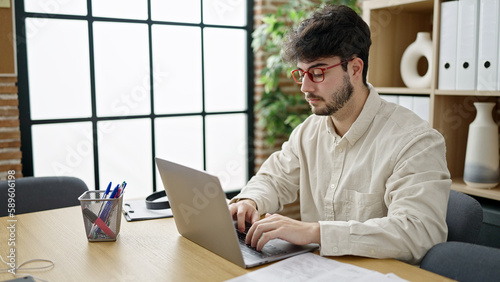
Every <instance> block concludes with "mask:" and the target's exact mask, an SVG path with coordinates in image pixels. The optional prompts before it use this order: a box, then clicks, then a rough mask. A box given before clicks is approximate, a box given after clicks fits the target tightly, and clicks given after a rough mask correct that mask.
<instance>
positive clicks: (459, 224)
mask: <svg viewBox="0 0 500 282" xmlns="http://www.w3.org/2000/svg"><path fill="white" fill-rule="evenodd" d="M446 224H447V225H448V240H447V241H458V242H466V243H476V242H477V240H478V238H479V231H480V230H481V226H482V224H483V208H482V207H481V204H479V202H478V201H477V200H476V199H474V198H472V197H471V196H469V195H466V194H464V193H461V192H458V191H455V190H451V191H450V199H449V201H448V209H447V215H446Z"/></svg>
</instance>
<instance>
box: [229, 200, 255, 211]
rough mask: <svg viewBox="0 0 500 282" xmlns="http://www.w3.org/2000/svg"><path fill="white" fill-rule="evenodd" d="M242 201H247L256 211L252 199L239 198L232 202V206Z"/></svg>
mask: <svg viewBox="0 0 500 282" xmlns="http://www.w3.org/2000/svg"><path fill="white" fill-rule="evenodd" d="M242 201H249V203H250V204H251V205H252V206H253V207H254V208H255V209H257V203H255V201H254V200H252V199H249V198H239V199H235V200H233V201H232V204H234V203H238V202H242Z"/></svg>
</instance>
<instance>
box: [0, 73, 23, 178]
mask: <svg viewBox="0 0 500 282" xmlns="http://www.w3.org/2000/svg"><path fill="white" fill-rule="evenodd" d="M16 81H17V78H16V77H0V180H4V179H6V177H7V172H8V171H9V170H15V171H16V177H20V176H22V175H21V170H22V164H21V132H20V130H19V109H18V103H19V102H18V98H17V93H18V92H17V86H16Z"/></svg>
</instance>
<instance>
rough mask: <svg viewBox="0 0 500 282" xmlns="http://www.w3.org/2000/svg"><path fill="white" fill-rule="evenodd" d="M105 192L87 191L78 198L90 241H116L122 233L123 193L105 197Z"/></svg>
mask: <svg viewBox="0 0 500 282" xmlns="http://www.w3.org/2000/svg"><path fill="white" fill-rule="evenodd" d="M103 194H104V192H103V191H86V192H85V193H83V194H82V195H81V196H80V197H79V198H78V200H80V204H81V207H82V215H83V223H84V224H85V234H86V235H87V239H88V240H89V241H90V242H96V241H116V237H117V236H118V233H120V223H121V214H122V203H123V195H121V196H120V197H118V198H114V199H107V198H106V199H103Z"/></svg>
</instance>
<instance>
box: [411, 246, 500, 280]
mask: <svg viewBox="0 0 500 282" xmlns="http://www.w3.org/2000/svg"><path fill="white" fill-rule="evenodd" d="M499 266H500V249H497V248H493V247H488V246H482V245H475V244H471V243H464V242H444V243H441V244H437V245H436V246H434V247H432V248H431V249H430V250H429V251H428V252H427V254H426V255H425V256H424V258H423V259H422V262H421V264H420V267H421V268H422V269H425V270H428V271H431V272H434V273H437V274H439V275H442V276H446V277H448V278H451V279H455V280H457V281H460V282H468V281H473V282H476V281H481V282H488V281H499V279H500V267H499Z"/></svg>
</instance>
